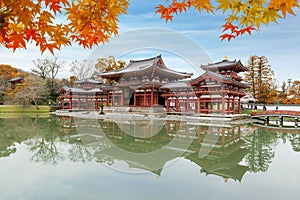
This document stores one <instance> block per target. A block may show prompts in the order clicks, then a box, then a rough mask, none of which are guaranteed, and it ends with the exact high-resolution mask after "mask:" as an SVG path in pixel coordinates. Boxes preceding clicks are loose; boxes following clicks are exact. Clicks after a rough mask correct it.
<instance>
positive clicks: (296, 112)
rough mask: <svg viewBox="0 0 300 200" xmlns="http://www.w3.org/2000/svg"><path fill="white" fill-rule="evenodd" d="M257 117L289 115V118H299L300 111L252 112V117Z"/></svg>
mask: <svg viewBox="0 0 300 200" xmlns="http://www.w3.org/2000/svg"><path fill="white" fill-rule="evenodd" d="M258 115H289V116H299V117H300V111H292V110H266V111H253V112H252V116H258Z"/></svg>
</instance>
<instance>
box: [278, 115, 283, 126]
mask: <svg viewBox="0 0 300 200" xmlns="http://www.w3.org/2000/svg"><path fill="white" fill-rule="evenodd" d="M282 126H283V116H279V127H282Z"/></svg>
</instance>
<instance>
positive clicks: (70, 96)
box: [70, 96, 73, 109]
mask: <svg viewBox="0 0 300 200" xmlns="http://www.w3.org/2000/svg"><path fill="white" fill-rule="evenodd" d="M72 107H73V105H72V96H70V109H72Z"/></svg>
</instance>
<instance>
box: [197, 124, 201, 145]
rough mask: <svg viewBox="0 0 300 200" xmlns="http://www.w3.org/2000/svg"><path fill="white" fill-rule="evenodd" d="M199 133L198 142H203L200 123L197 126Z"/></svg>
mask: <svg viewBox="0 0 300 200" xmlns="http://www.w3.org/2000/svg"><path fill="white" fill-rule="evenodd" d="M197 134H198V137H197V138H198V143H200V142H201V126H200V125H198V126H197Z"/></svg>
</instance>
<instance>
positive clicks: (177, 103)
mask: <svg viewBox="0 0 300 200" xmlns="http://www.w3.org/2000/svg"><path fill="white" fill-rule="evenodd" d="M175 108H176V112H179V100H178V98H177V97H176V99H175Z"/></svg>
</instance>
